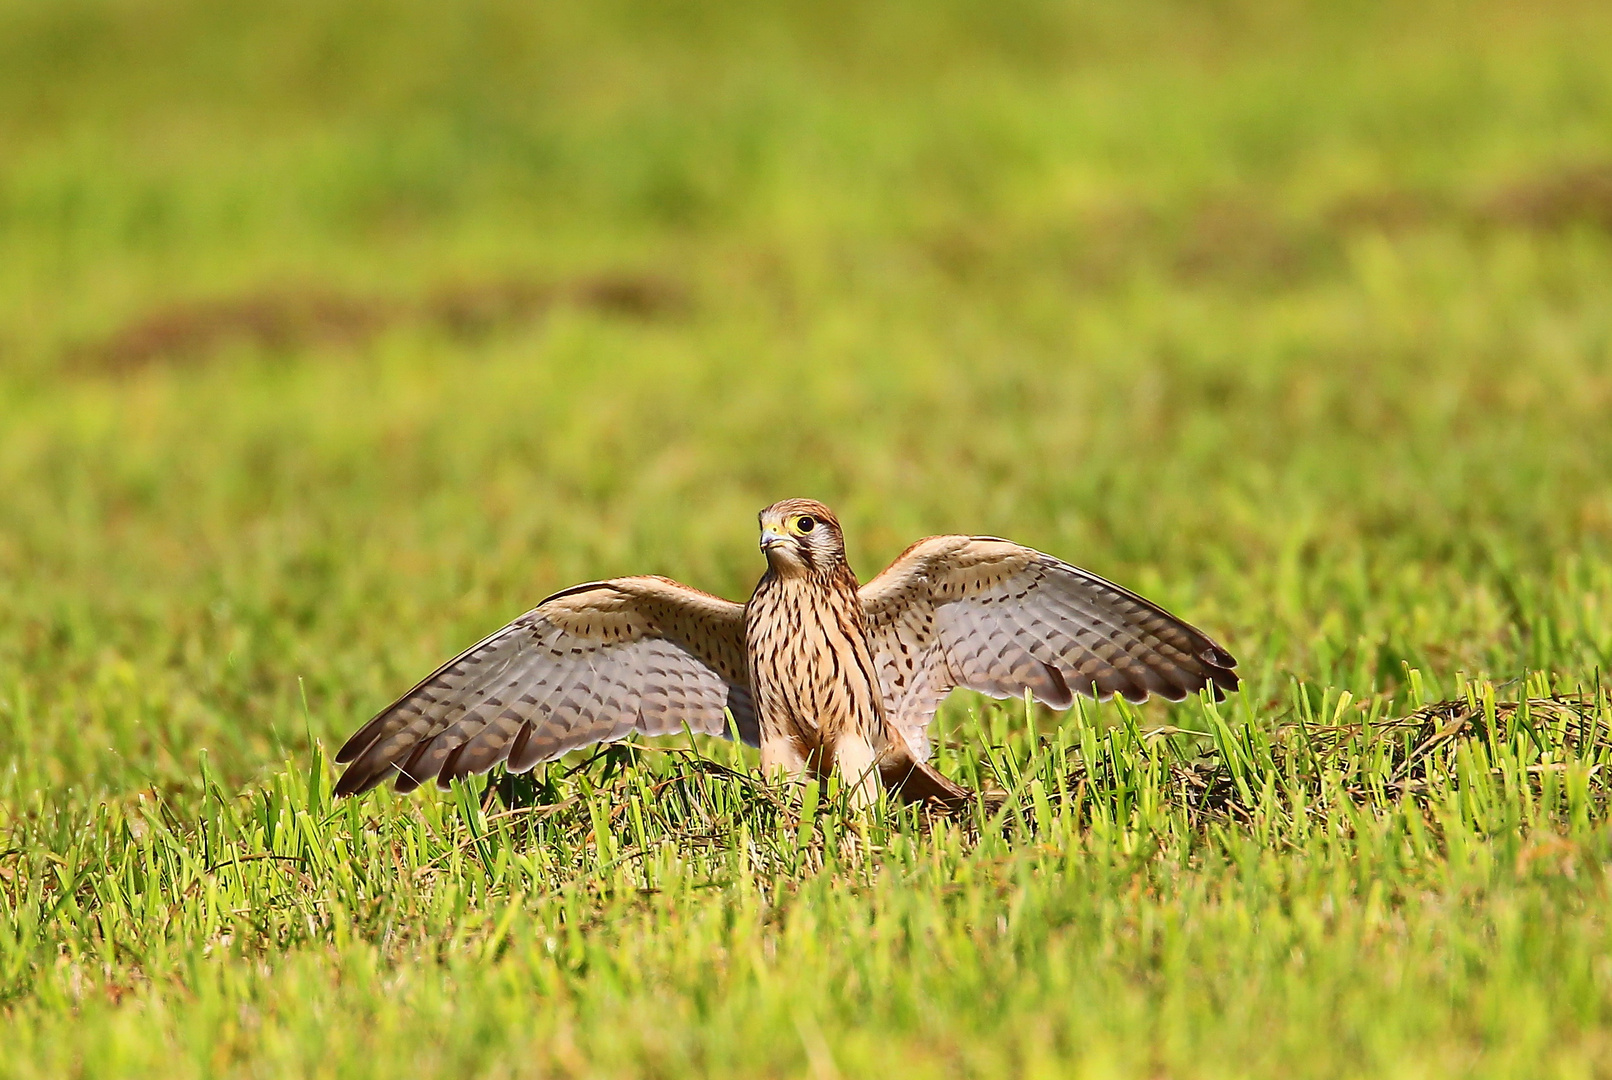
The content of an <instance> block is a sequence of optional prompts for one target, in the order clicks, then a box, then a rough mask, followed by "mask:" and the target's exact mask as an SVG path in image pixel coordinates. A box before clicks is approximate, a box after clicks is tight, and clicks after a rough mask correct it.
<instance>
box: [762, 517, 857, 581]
mask: <svg viewBox="0 0 1612 1080" xmlns="http://www.w3.org/2000/svg"><path fill="white" fill-rule="evenodd" d="M759 517H760V520H761V550H762V551H763V552H764V553H765V554H766V556H767V562H768V564H769V565H771V567H772V569H773V571H774V572H775V573H777V574H780V575H784V576H789V575H793V574H811V573H817V574H826V573H830V572H832V571H834V570H836V569H837V568H839V567H840V566H843V565H844V563H845V536H844V534H843V533H841V532H840V522H839V519H838V518H836V517H835V516H834V511H832V510H830V509H829V508H828V507H826V506H824V505H823V504H822V503H820V502H815V501H813V500H811V499H785V500H784V501H783V502H776V503H773V504H772V505H771V506H769V507H767V509H765V510H763V511H762V512H761V514H760V515H759Z"/></svg>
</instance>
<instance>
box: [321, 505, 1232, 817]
mask: <svg viewBox="0 0 1612 1080" xmlns="http://www.w3.org/2000/svg"><path fill="white" fill-rule="evenodd" d="M758 520H759V524H760V528H761V538H760V544H761V551H762V553H763V554H764V555H765V557H766V561H767V568H766V571H765V572H764V573H763V574H762V576H761V579H760V581H759V582H758V583H757V585H756V588H755V591H754V592H753V594H752V595H751V597H750V600H749V602H748V603H745V604H740V603H736V602H734V601H731V600H725V599H723V598H721V597H718V596H713V595H711V594H709V593H705V592H701V591H699V590H698V589H693V588H690V587H689V586H687V585H682V584H680V583H678V582H676V581H673V580H671V579H670V578H665V577H658V576H637V577H619V578H612V579H610V580H607V581H594V582H589V583H587V584H582V585H575V586H572V587H571V588H568V589H562V590H561V591H559V592H557V593H554V594H553V595H552V596H549V597H548V598H547V599H545V600H543V601H542V602H541V603H539V604H538V605H537V606H536V607H534V608H532V609H531V610H530V611H528V612H526V613H525V614H524V615H522V616H520V617H519V618H517V619H515V620H514V621H513V622H511V623H509V625H507V626H505V627H503V628H502V629H500V630H498V631H496V632H495V633H493V634H491V635H490V636H488V637H487V638H484V639H483V640H482V641H480V642H478V643H476V644H475V645H472V646H471V647H470V648H468V649H466V650H465V651H464V652H463V653H460V654H459V655H458V656H456V657H454V658H453V659H452V660H449V661H448V662H447V663H445V664H443V665H442V666H441V667H440V668H438V669H437V670H436V671H434V672H432V673H431V674H430V675H428V676H427V677H426V678H425V679H423V680H421V681H420V682H419V683H418V684H417V685H416V686H414V688H413V689H411V690H409V691H408V692H407V693H405V694H403V695H402V696H401V697H399V698H398V699H397V700H396V701H394V702H392V704H390V705H388V706H386V708H384V709H382V710H381V711H380V712H379V713H377V714H376V715H375V717H374V718H373V719H371V720H370V721H369V722H368V723H366V724H365V725H364V726H363V727H361V728H359V729H358V731H357V732H355V733H354V734H353V736H352V737H351V738H350V739H348V740H347V742H346V743H345V744H344V745H343V746H342V747H341V749H340V750H339V751H338V752H337V753H336V762H337V763H338V764H341V765H345V769H344V771H343V772H342V775H341V776H340V778H339V779H338V780H337V782H336V785H335V788H334V793H335V794H336V795H337V796H352V795H358V794H361V793H363V792H366V791H369V790H370V789H372V788H374V787H376V786H378V785H380V784H382V783H384V782H386V781H387V780H391V781H392V782H393V785H394V787H395V788H396V790H398V791H399V792H409V791H412V790H414V789H415V788H417V787H419V786H420V785H421V784H423V783H426V782H427V781H432V780H434V781H435V782H436V783H437V785H438V786H439V787H441V788H444V789H447V788H448V787H450V786H451V784H452V783H453V781H455V780H459V779H463V778H465V777H468V776H471V775H475V774H480V773H485V772H487V771H488V770H489V769H491V768H493V767H494V766H495V765H498V764H499V763H503V765H504V767H505V768H506V770H507V771H509V772H511V773H522V772H526V771H529V770H531V769H532V768H534V767H535V766H537V765H538V764H540V763H542V762H546V761H553V760H554V759H556V758H558V757H560V756H562V755H563V754H565V753H567V752H568V751H570V750H574V749H577V748H580V747H585V746H590V745H594V744H598V743H607V742H614V741H618V740H621V739H625V738H627V737H629V736H632V735H634V734H640V735H649V736H652V735H667V734H675V733H678V732H683V731H692V732H696V733H700V734H707V735H725V736H729V737H731V736H733V735H737V736H738V738H740V739H741V740H742V741H744V742H745V743H746V744H748V745H750V746H754V747H759V749H760V757H761V767H762V771H763V772H764V773H765V774H766V775H768V776H769V777H773V778H779V777H782V778H783V779H785V780H809V779H814V778H815V779H817V780H819V781H823V782H826V781H827V780H828V779H829V778H830V776H831V775H833V774H834V773H836V772H837V773H838V774H839V776H840V779H841V783H842V785H843V788H844V790H846V791H847V792H848V794H849V796H850V799H851V801H852V802H853V804H854V805H856V806H858V807H863V808H865V807H868V806H870V805H872V804H874V803H875V802H876V800H877V799H878V797H879V792H880V789H881V788H884V789H887V790H888V791H890V792H891V793H893V794H894V795H895V796H898V797H899V798H900V799H901V800H903V801H905V802H908V803H912V802H923V803H934V804H938V805H939V806H941V807H943V808H946V809H953V810H955V809H958V808H962V807H965V806H967V805H969V803H970V800H971V799H972V797H973V794H974V793H972V792H970V791H969V790H968V789H967V788H964V787H962V786H961V785H959V784H957V783H955V782H954V781H952V780H950V779H948V778H947V777H946V776H945V775H944V774H942V773H941V772H940V771H939V770H938V769H936V768H934V766H933V765H931V764H930V763H929V757H930V753H931V740H930V735H929V727H930V724H931V721H932V720H933V719H934V716H935V712H936V710H937V709H938V707H939V705H940V703H941V701H942V699H944V698H945V697H946V695H947V694H948V693H949V692H950V691H951V690H952V689H953V688H955V687H959V686H961V687H966V688H968V689H971V690H975V691H979V692H981V693H984V694H987V695H990V696H993V697H998V698H1009V697H1020V696H1023V695H1024V694H1026V693H1029V694H1031V695H1033V696H1034V698H1035V699H1036V700H1037V701H1040V702H1042V703H1043V704H1045V705H1047V706H1049V707H1051V708H1053V709H1067V708H1069V707H1070V705H1072V704H1073V701H1074V695H1075V694H1076V693H1079V694H1084V695H1087V696H1089V697H1094V698H1097V699H1100V700H1106V699H1107V698H1110V697H1112V696H1114V695H1119V696H1120V697H1123V698H1125V699H1126V700H1127V701H1131V702H1140V701H1143V700H1145V699H1147V698H1148V697H1149V696H1151V695H1155V694H1156V695H1158V696H1160V697H1164V698H1168V699H1171V700H1176V701H1179V700H1182V699H1184V698H1186V697H1187V696H1188V695H1190V694H1194V693H1199V692H1204V693H1207V694H1209V695H1210V696H1212V697H1213V698H1214V699H1216V700H1221V699H1223V698H1224V696H1225V694H1226V693H1227V692H1230V691H1235V690H1236V689H1237V687H1238V676H1237V673H1236V670H1235V669H1236V666H1237V661H1236V660H1235V659H1234V658H1233V657H1232V655H1231V654H1230V653H1229V652H1227V651H1226V650H1225V649H1224V648H1222V647H1221V646H1220V645H1218V644H1216V643H1215V641H1214V640H1212V639H1211V638H1210V637H1209V636H1208V635H1206V634H1204V633H1203V632H1202V631H1201V630H1198V629H1197V628H1195V627H1193V626H1190V625H1188V624H1187V623H1185V622H1183V621H1182V620H1180V619H1178V618H1176V617H1175V616H1174V615H1171V614H1170V613H1169V612H1167V611H1165V610H1164V609H1163V608H1161V607H1159V606H1158V605H1157V604H1154V603H1153V602H1151V601H1149V600H1145V599H1143V598H1142V597H1141V596H1138V595H1137V594H1136V593H1133V592H1131V591H1129V590H1127V589H1125V588H1122V587H1121V586H1119V585H1116V584H1114V583H1113V582H1110V581H1107V580H1105V579H1103V578H1101V577H1098V576H1097V575H1096V574H1093V573H1091V572H1090V571H1087V570H1082V569H1080V568H1079V567H1077V566H1073V565H1071V564H1069V563H1067V562H1064V561H1063V560H1061V559H1058V558H1056V557H1054V556H1052V555H1047V554H1044V553H1043V552H1040V551H1037V550H1035V549H1034V548H1029V547H1025V546H1023V545H1021V544H1016V543H1014V542H1012V541H1010V540H1003V539H999V538H997V537H992V536H967V535H945V536H931V537H928V538H927V539H923V540H919V541H918V542H917V543H915V544H913V545H912V546H911V547H909V548H907V549H906V550H905V551H904V552H902V553H901V554H900V555H898V556H897V557H896V559H895V561H894V562H892V563H891V564H890V565H889V566H888V567H887V568H886V569H885V570H884V571H883V572H881V573H880V574H878V575H877V576H876V577H874V578H873V579H871V580H870V581H868V582H867V583H866V584H859V582H858V580H857V577H856V575H855V573H854V572H853V571H852V569H851V567H850V564H849V563H848V562H847V560H846V554H845V534H844V532H843V531H842V529H841V527H840V522H839V519H838V518H837V517H835V515H834V513H833V511H831V510H830V509H829V508H828V507H827V506H825V505H823V504H822V503H820V502H817V501H814V500H811V499H785V500H783V501H781V502H777V503H774V504H773V505H771V506H769V507H767V508H766V509H764V510H762V511H761V512H760V515H759V519H758Z"/></svg>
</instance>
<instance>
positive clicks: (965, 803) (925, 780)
mask: <svg viewBox="0 0 1612 1080" xmlns="http://www.w3.org/2000/svg"><path fill="white" fill-rule="evenodd" d="M904 749H905V748H904V747H903V748H902V750H904ZM892 750H895V748H894V747H892ZM879 779H880V781H881V782H883V784H884V786H885V787H886V788H887V789H888V790H890V791H893V792H895V793H896V794H898V795H900V796H901V799H902V801H903V802H909V803H915V802H935V803H939V804H940V805H941V806H943V807H945V808H946V809H947V810H950V811H958V810H964V809H967V808H968V807H969V806H970V805H972V804H973V802H974V798H975V796H974V793H973V792H972V791H970V790H968V789H967V788H966V787H963V786H962V785H960V784H954V783H952V782H951V781H950V780H948V779H946V777H944V776H942V775H941V773H940V770H938V769H936V768H935V767H934V766H932V765H930V764H929V763H928V762H925V761H919V760H917V759H916V758H914V757H913V756H912V754H911V753H910V752H901V750H896V751H895V752H893V753H888V754H886V756H885V760H884V761H882V762H880V763H879Z"/></svg>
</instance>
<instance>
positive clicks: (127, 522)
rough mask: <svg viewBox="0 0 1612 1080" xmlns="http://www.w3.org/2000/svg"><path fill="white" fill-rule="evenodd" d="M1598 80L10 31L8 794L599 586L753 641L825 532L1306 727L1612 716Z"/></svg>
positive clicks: (464, 20)
mask: <svg viewBox="0 0 1612 1080" xmlns="http://www.w3.org/2000/svg"><path fill="white" fill-rule="evenodd" d="M1608 57H1612V7H1608V5H1606V4H1604V3H1597V2H1593V0H1585V2H1574V0H1559V2H1557V0H1552V2H1538V0H1535V2H1528V3H1523V2H1492V0H1474V2H1466V3H1453V2H1438V0H1434V2H1430V3H1424V4H1417V5H1401V4H1389V3H1376V2H1369V0H1345V2H1332V3H1321V2H1305V0H1218V2H1214V3H1187V2H1166V0H1141V2H1136V3H1126V4H1120V3H1109V2H1097V0H1094V2H1089V3H1053V2H1042V0H991V2H974V0H926V2H924V3H916V2H910V3H909V2H904V0H892V2H889V3H880V4H861V3H848V2H837V0H817V2H812V3H792V2H788V0H776V2H761V0H758V2H753V3H745V4H738V3H716V2H697V0H670V2H659V3H633V2H627V0H604V2H598V3H591V4H586V5H560V4H536V3H520V2H516V0H465V2H463V3H456V4H441V3H425V2H423V0H387V2H385V3H381V2H374V0H319V2H312V0H274V2H270V3H253V4H247V3H239V2H235V0H208V2H205V3H204V2H201V0H52V2H49V3H40V2H36V0H0V492H3V495H0V760H3V761H4V762H5V763H6V764H7V769H6V771H5V773H4V774H3V775H0V799H3V800H4V802H6V803H9V805H10V806H11V807H12V811H11V812H16V811H17V809H18V808H19V807H20V806H22V805H23V804H24V803H27V802H36V803H37V802H38V801H39V800H40V799H46V800H49V799H55V798H59V797H61V796H62V795H63V794H64V793H65V792H66V791H67V790H68V789H79V790H81V791H106V790H111V791H119V790H121V791H132V790H135V789H137V788H142V787H145V786H151V785H156V786H162V785H171V784H178V783H182V782H184V781H185V779H186V778H187V777H189V776H190V775H192V774H193V772H194V770H195V766H196V754H197V751H198V749H200V748H206V749H208V750H209V752H210V755H211V761H212V763H213V767H214V768H215V770H216V771H217V772H218V773H219V774H220V775H223V776H226V777H229V778H232V779H234V780H236V781H243V780H246V779H250V778H251V777H253V776H256V775H258V774H259V773H260V772H261V771H262V770H264V769H267V768H269V767H271V766H272V765H273V764H274V763H276V762H278V761H280V760H283V756H284V755H287V754H298V753H301V752H302V751H303V749H305V748H306V746H307V743H308V740H309V739H310V738H319V739H324V740H326V741H327V743H328V742H330V741H332V740H339V739H340V738H342V737H343V736H345V734H347V732H348V731H349V730H351V728H352V727H353V726H354V725H356V724H357V723H358V722H360V721H361V720H363V719H364V718H366V717H367V716H368V715H369V713H370V712H372V711H373V710H374V709H375V708H377V707H379V706H380V705H382V704H384V703H385V701H386V700H388V699H389V698H390V697H391V696H393V695H394V694H395V693H396V692H398V691H400V690H402V689H404V688H405V687H407V686H408V685H409V684H411V683H412V682H413V681H414V680H415V679H416V678H417V677H418V676H419V675H420V674H422V673H423V672H424V671H426V670H429V669H430V667H431V666H433V665H434V664H435V663H436V662H438V661H440V660H441V659H443V658H444V657H445V656H447V655H450V654H452V653H453V652H455V651H457V650H458V649H459V648H461V647H463V646H464V645H465V644H467V643H469V642H471V641H474V640H476V639H477V638H479V637H480V636H481V635H483V634H484V633H486V632H488V631H489V630H491V629H493V628H495V627H496V626H498V625H500V624H501V623H503V622H504V621H506V620H507V619H508V618H510V617H512V616H513V615H515V614H518V613H519V612H520V611H523V610H525V609H526V608H527V607H528V606H530V605H531V604H533V603H535V602H536V601H537V600H538V599H540V598H541V597H542V596H543V595H545V594H546V593H548V592H550V591H552V590H554V589H556V588H559V587H562V586H564V585H567V584H570V583H572V582H575V581H579V580H587V579H592V578H599V577H604V576H609V575H613V574H620V573H633V572H654V573H663V574H668V575H671V576H675V577H678V578H680V579H682V580H684V581H687V582H689V583H691V584H694V585H697V586H699V587H701V588H705V589H708V590H710V591H714V592H720V593H723V594H726V595H729V596H734V597H739V596H742V595H746V594H747V593H748V591H749V589H750V587H751V586H752V585H753V584H754V580H755V578H756V577H757V576H758V575H759V573H760V570H761V567H762V564H761V560H760V557H759V555H758V553H757V551H756V550H755V529H754V516H753V515H754V513H755V511H756V510H757V509H758V508H760V507H761V506H763V505H765V504H766V503H769V502H771V501H773V500H774V499H777V498H781V497H785V496H792V495H809V496H814V497H818V498H821V499H824V500H825V501H827V502H829V503H830V504H831V505H833V506H835V507H836V508H837V509H838V510H839V511H840V512H841V515H842V517H843V518H844V519H845V522H846V526H847V532H848V533H849V537H850V542H851V555H852V559H853V563H854V565H855V566H856V568H857V570H858V571H859V572H860V573H861V574H862V576H863V577H867V576H870V575H871V574H872V573H873V572H875V571H876V570H877V569H878V568H879V567H880V566H881V565H883V563H884V562H885V561H887V560H888V559H889V558H891V557H892V556H894V555H895V554H896V553H897V552H898V551H899V550H900V549H901V548H902V547H904V546H905V545H906V544H907V543H908V542H909V541H910V540H912V539H914V538H915V537H917V536H919V535H922V534H925V533H929V532H939V531H969V532H984V533H993V534H1003V535H1008V536H1011V537H1013V538H1015V539H1018V540H1021V541H1023V542H1026V543H1030V544H1033V545H1035V546H1037V547H1040V548H1043V549H1045V550H1049V551H1052V552H1054V553H1056V554H1058V555H1061V556H1063V557H1065V558H1068V559H1070V560H1071V561H1074V562H1077V563H1079V564H1081V565H1084V566H1087V567H1089V568H1091V569H1093V570H1095V571H1097V572H1099V573H1102V574H1104V575H1106V576H1109V577H1113V578H1115V579H1117V580H1119V581H1121V582H1123V583H1125V584H1128V585H1130V586H1132V587H1133V588H1136V589H1138V590H1140V591H1143V592H1145V593H1147V594H1149V595H1151V596H1154V597H1156V598H1157V599H1159V600H1160V601H1161V602H1163V603H1165V604H1166V605H1167V606H1170V607H1172V608H1174V609H1176V610H1177V611H1179V612H1180V613H1181V614H1183V615H1184V616H1186V617H1187V618H1189V619H1191V620H1192V621H1194V622H1197V623H1199V624H1200V625H1202V626H1204V627H1205V628H1206V629H1209V630H1210V631H1211V632H1213V633H1214V634H1216V635H1217V636H1218V637H1221V638H1222V640H1224V641H1226V642H1227V643H1228V644H1229V645H1231V646H1232V647H1233V648H1234V650H1235V651H1236V652H1237V654H1238V655H1239V657H1240V658H1242V660H1243V666H1244V670H1245V672H1246V673H1247V675H1248V676H1249V683H1248V692H1247V693H1246V694H1245V695H1244V698H1243V700H1244V701H1245V702H1246V707H1247V708H1248V709H1250V710H1253V711H1255V712H1256V713H1258V714H1260V715H1264V716H1269V717H1272V718H1275V717H1278V716H1279V715H1281V714H1282V712H1283V710H1284V709H1286V708H1287V705H1288V703H1289V702H1290V701H1291V699H1292V695H1293V694H1294V693H1320V692H1321V691H1322V690H1324V689H1325V688H1327V687H1332V688H1346V689H1348V690H1350V691H1351V692H1352V693H1353V694H1355V695H1356V697H1357V699H1360V700H1369V699H1370V698H1371V697H1372V695H1376V694H1392V693H1394V692H1395V691H1396V689H1397V687H1398V686H1399V685H1400V683H1401V681H1402V680H1403V679H1404V677H1405V667H1406V665H1407V664H1408V665H1411V666H1415V667H1418V668H1420V669H1422V671H1423V672H1424V673H1425V674H1426V676H1427V678H1428V679H1429V681H1430V682H1431V683H1432V685H1433V686H1434V688H1435V689H1437V688H1442V689H1443V690H1444V691H1446V692H1447V691H1449V689H1450V688H1451V687H1452V686H1453V680H1454V678H1455V675H1456V673H1457V672H1460V671H1466V672H1470V673H1474V674H1475V673H1477V672H1480V671H1485V672H1490V673H1493V674H1496V675H1499V676H1502V677H1509V676H1513V675H1519V674H1521V673H1522V672H1523V671H1524V670H1525V669H1535V670H1546V671H1549V672H1551V673H1552V674H1553V676H1554V677H1556V678H1557V679H1558V680H1560V681H1561V682H1562V683H1563V684H1567V685H1571V684H1573V683H1586V682H1587V681H1589V680H1592V679H1594V678H1596V677H1598V672H1599V670H1600V668H1601V667H1602V666H1604V665H1605V663H1606V661H1607V658H1608V656H1609V654H1612V617H1609V613H1612V544H1609V541H1612V486H1609V484H1608V475H1609V473H1608V466H1609V465H1612V432H1609V430H1608V418H1609V416H1612V292H1609V286H1612V64H1609V63H1608ZM1295 687H1297V689H1295ZM966 704H967V703H966V702H954V703H953V705H952V706H951V707H952V708H960V707H963V706H964V705H966ZM0 816H3V815H0Z"/></svg>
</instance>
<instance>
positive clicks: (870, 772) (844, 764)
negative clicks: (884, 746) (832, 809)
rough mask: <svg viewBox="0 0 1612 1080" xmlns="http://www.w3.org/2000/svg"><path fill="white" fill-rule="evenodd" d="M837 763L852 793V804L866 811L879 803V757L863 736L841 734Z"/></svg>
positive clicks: (836, 754)
mask: <svg viewBox="0 0 1612 1080" xmlns="http://www.w3.org/2000/svg"><path fill="white" fill-rule="evenodd" d="M834 764H835V765H836V766H837V767H838V768H839V770H840V776H841V777H843V778H844V779H843V783H844V784H845V785H846V787H847V789H848V790H849V791H850V793H851V805H852V806H853V807H855V808H856V809H858V810H867V809H869V808H871V807H872V806H873V805H874V804H876V803H877V802H878V801H879V755H878V754H877V753H876V752H875V751H874V749H873V745H872V744H871V743H869V742H868V741H867V740H866V739H864V738H863V737H862V736H861V735H860V734H846V735H842V736H841V737H840V738H839V739H838V740H836V741H835V743H834Z"/></svg>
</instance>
